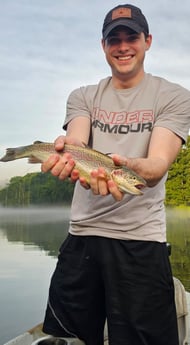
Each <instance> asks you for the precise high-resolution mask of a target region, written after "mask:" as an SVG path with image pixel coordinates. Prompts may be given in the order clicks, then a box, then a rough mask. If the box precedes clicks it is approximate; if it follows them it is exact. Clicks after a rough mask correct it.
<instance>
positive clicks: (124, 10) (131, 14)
mask: <svg viewBox="0 0 190 345" xmlns="http://www.w3.org/2000/svg"><path fill="white" fill-rule="evenodd" d="M120 25H122V26H126V27H128V28H129V29H132V30H133V31H135V32H137V33H141V32H144V33H145V34H146V35H148V34H149V27H148V23H147V20H146V18H145V16H144V14H143V13H142V11H141V10H140V8H138V7H136V6H133V5H127V4H126V5H119V6H116V7H114V8H113V9H112V10H110V11H109V12H108V13H107V15H106V17H105V19H104V23H103V28H102V36H103V39H106V38H107V36H108V35H109V33H110V32H111V31H112V30H113V29H114V28H116V27H117V26H120Z"/></svg>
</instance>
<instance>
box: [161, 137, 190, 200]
mask: <svg viewBox="0 0 190 345" xmlns="http://www.w3.org/2000/svg"><path fill="white" fill-rule="evenodd" d="M189 181H190V136H189V137H188V140H187V143H186V145H184V146H183V147H182V149H181V151H180V153H179V155H178V157H177V159H176V161H175V162H174V163H173V164H172V166H171V168H170V170H169V173H168V179H167V182H166V205H167V206H180V205H184V206H190V183H189Z"/></svg>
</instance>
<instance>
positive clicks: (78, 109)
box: [63, 87, 91, 130]
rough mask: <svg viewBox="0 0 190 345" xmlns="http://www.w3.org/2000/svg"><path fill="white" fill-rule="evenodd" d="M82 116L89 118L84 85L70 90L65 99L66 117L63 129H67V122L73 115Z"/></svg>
mask: <svg viewBox="0 0 190 345" xmlns="http://www.w3.org/2000/svg"><path fill="white" fill-rule="evenodd" d="M78 116H84V117H88V118H90V116H91V115H90V110H89V107H88V105H87V103H86V100H85V97H84V87H81V88H78V89H75V90H74V91H72V92H71V94H70V95H69V97H68V100H67V106H66V117H65V121H64V124H63V129H65V130H66V129H67V125H68V123H69V122H70V121H71V120H72V119H73V118H75V117H78Z"/></svg>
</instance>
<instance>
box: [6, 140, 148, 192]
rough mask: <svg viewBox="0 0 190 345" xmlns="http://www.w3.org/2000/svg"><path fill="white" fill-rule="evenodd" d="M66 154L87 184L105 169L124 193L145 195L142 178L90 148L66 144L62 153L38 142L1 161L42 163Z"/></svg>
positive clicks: (10, 150) (9, 152)
mask: <svg viewBox="0 0 190 345" xmlns="http://www.w3.org/2000/svg"><path fill="white" fill-rule="evenodd" d="M65 152H68V153H70V154H71V156H72V158H73V159H74V161H75V168H76V169H77V170H78V171H79V175H80V177H85V179H86V181H87V183H89V182H90V173H91V171H92V170H96V169H97V168H98V167H103V168H104V169H105V172H106V177H105V178H106V179H107V180H108V179H112V180H114V181H115V183H116V184H117V186H118V188H119V189H120V190H121V191H122V192H124V193H129V194H134V195H142V194H143V193H142V191H141V189H142V188H143V187H145V186H146V181H145V180H144V179H143V178H142V177H141V176H139V175H137V174H136V173H135V172H134V171H132V170H130V169H128V168H127V167H126V166H116V165H115V164H114V162H113V160H112V158H111V157H109V156H107V155H105V154H103V153H102V152H99V151H96V150H93V149H90V148H88V147H83V146H75V145H70V144H65V145H64V149H63V150H62V151H56V150H55V148H54V144H53V143H44V142H40V141H36V142H34V144H32V145H27V146H20V147H15V148H8V149H7V150H6V154H5V156H3V157H2V158H1V159H0V161H1V162H8V161H12V160H16V159H21V158H26V157H28V159H29V162H30V163H42V162H44V161H45V160H47V159H48V158H49V156H50V155H51V154H55V153H56V154H59V155H63V154H64V153H65Z"/></svg>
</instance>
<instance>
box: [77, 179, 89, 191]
mask: <svg viewBox="0 0 190 345" xmlns="http://www.w3.org/2000/svg"><path fill="white" fill-rule="evenodd" d="M79 180H80V184H81V186H82V187H84V188H85V189H90V185H89V184H88V183H87V182H86V179H85V178H84V177H80V178H79Z"/></svg>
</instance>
